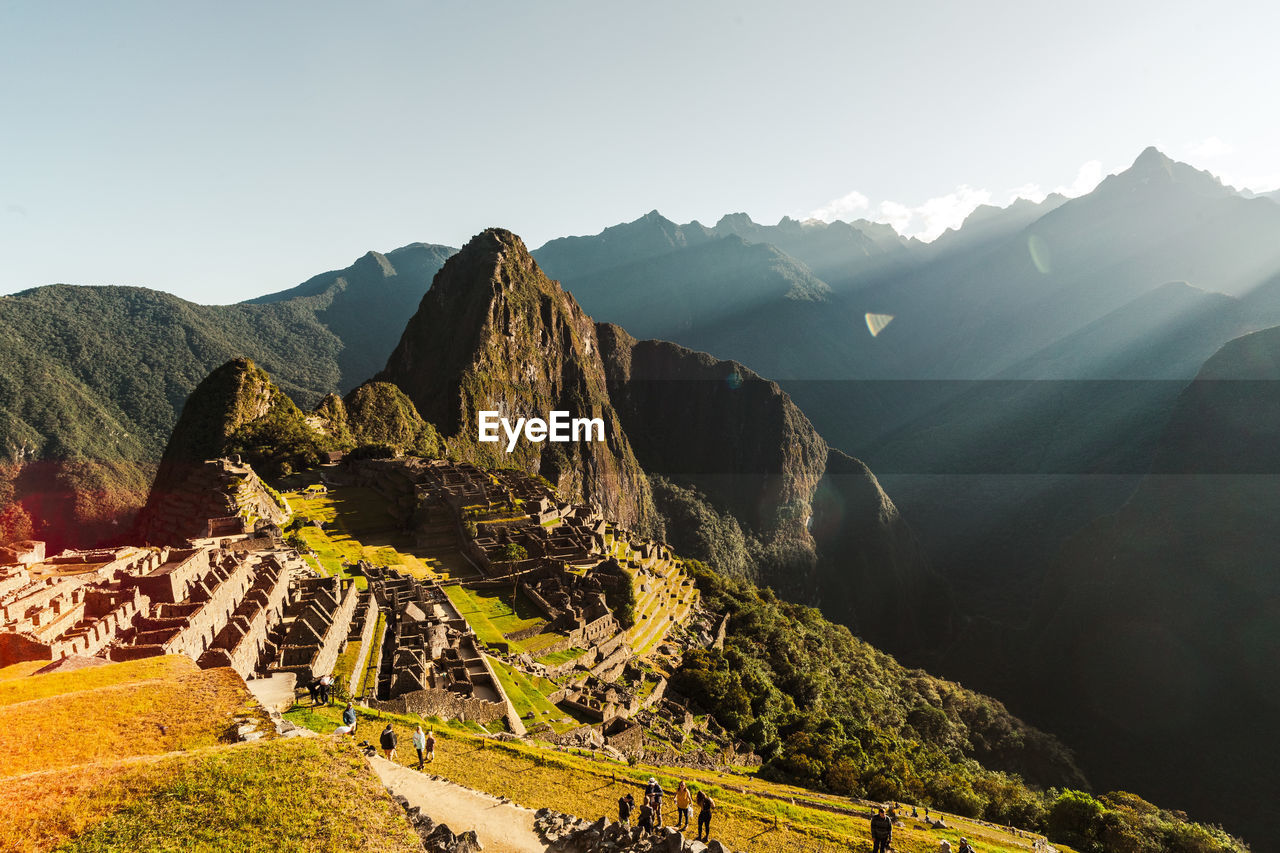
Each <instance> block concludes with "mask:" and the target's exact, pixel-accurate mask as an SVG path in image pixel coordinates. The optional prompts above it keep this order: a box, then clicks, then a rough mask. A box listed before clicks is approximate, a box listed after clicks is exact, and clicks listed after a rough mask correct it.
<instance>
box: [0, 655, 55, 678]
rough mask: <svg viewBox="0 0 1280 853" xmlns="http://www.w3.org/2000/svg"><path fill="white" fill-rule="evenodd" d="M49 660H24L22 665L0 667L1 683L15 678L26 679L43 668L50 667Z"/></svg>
mask: <svg viewBox="0 0 1280 853" xmlns="http://www.w3.org/2000/svg"><path fill="white" fill-rule="evenodd" d="M48 665H49V661H47V660H24V661H23V662H22V663H15V664H13V665H12V666H5V667H0V681H9V680H10V679H13V678H25V677H27V676H28V675H30V674H31V673H33V672H35V671H36V670H37V669H40V668H41V667H43V666H48Z"/></svg>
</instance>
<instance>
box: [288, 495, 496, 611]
mask: <svg viewBox="0 0 1280 853" xmlns="http://www.w3.org/2000/svg"><path fill="white" fill-rule="evenodd" d="M286 497H287V498H288V501H289V504H290V506H292V507H293V510H294V517H295V518H305V519H309V520H313V521H319V522H322V523H323V525H324V527H323V529H321V528H318V527H315V526H314V525H311V524H304V525H302V527H301V528H299V529H298V535H299V536H301V537H302V540H303V541H304V542H305V543H306V545H307V547H308V548H310V549H311V550H312V551H314V552H315V553H316V557H317V558H318V560H319V562H320V567H321V568H322V569H323V570H324V571H326V572H327V573H329V574H331V575H334V574H343V575H345V576H348V577H355V578H356V583H357V584H359V585H360V587H361V588H364V586H365V580H364V578H363V577H362V576H360V575H351V574H350V573H349V572H344V570H343V568H342V564H343V562H347V563H351V564H354V563H356V562H357V561H358V560H368V561H369V562H370V563H373V564H374V565H375V566H388V567H390V568H393V569H399V570H400V571H403V572H406V573H408V574H410V575H413V576H414V577H418V578H438V579H441V580H448V579H450V578H454V577H473V576H474V575H475V570H474V569H473V568H471V567H470V566H469V565H468V564H467V563H466V561H465V560H463V559H462V557H461V556H460V555H459V556H458V557H457V559H456V560H437V559H431V558H428V557H424V556H421V555H419V554H417V553H416V549H415V546H414V542H413V538H412V537H411V536H409V535H408V534H406V533H404V532H403V531H402V530H401V529H400V527H399V524H398V523H397V522H396V521H395V519H394V518H392V517H391V515H390V514H389V513H388V512H387V502H386V499H385V498H383V497H382V495H380V494H378V493H377V492H376V491H374V490H373V489H368V488H363V487H360V486H341V487H335V488H331V489H329V491H328V492H327V493H324V494H318V495H312V496H310V497H304V496H303V494H302V493H301V492H289V493H288V494H287V495H286Z"/></svg>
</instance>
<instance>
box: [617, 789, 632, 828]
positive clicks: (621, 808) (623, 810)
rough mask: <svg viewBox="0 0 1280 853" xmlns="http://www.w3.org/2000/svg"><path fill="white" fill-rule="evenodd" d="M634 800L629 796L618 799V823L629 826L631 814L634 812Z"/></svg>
mask: <svg viewBox="0 0 1280 853" xmlns="http://www.w3.org/2000/svg"><path fill="white" fill-rule="evenodd" d="M635 807H636V798H635V797H633V796H631V794H629V793H628V794H626V795H624V796H621V797H618V823H620V824H622V825H623V826H631V812H632V811H634V810H635Z"/></svg>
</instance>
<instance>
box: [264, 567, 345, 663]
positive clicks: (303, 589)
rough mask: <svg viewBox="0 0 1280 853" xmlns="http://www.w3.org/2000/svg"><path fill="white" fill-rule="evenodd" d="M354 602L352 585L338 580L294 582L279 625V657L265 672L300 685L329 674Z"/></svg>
mask: <svg viewBox="0 0 1280 853" xmlns="http://www.w3.org/2000/svg"><path fill="white" fill-rule="evenodd" d="M358 602H359V590H358V589H356V585H355V582H354V581H351V580H344V579H342V578H338V577H326V578H304V579H301V580H298V581H296V582H295V584H294V587H293V589H292V590H291V595H290V604H289V608H288V610H286V612H285V616H284V620H283V621H282V626H281V627H282V630H283V640H282V641H281V643H280V648H279V653H278V655H277V656H276V658H275V660H273V661H272V662H271V663H270V664H269V666H268V669H270V670H271V671H273V672H292V673H294V674H295V675H296V676H297V677H298V683H299V684H303V685H306V684H309V683H311V682H312V681H314V680H315V679H317V678H319V677H320V676H322V675H328V674H330V673H332V672H333V666H334V664H335V663H337V661H338V655H340V654H342V650H343V649H344V648H345V647H346V644H347V635H348V633H349V630H350V625H351V620H352V617H353V616H354V615H355V612H356V604H357V603H358Z"/></svg>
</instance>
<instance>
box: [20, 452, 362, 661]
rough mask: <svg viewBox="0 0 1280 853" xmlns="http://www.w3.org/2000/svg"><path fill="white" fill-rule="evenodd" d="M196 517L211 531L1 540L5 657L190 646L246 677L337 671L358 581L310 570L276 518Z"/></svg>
mask: <svg viewBox="0 0 1280 853" xmlns="http://www.w3.org/2000/svg"><path fill="white" fill-rule="evenodd" d="M221 462H226V460H221ZM219 470H223V471H229V472H237V471H239V469H238V468H237V467H236V466H235V465H234V464H233V463H227V464H226V466H219ZM250 473H251V472H250ZM196 526H198V527H199V533H200V534H202V535H201V536H200V538H197V539H189V540H188V541H187V543H186V545H185V546H183V547H168V546H166V547H135V546H126V547H120V548H113V549H98V550H86V551H74V550H69V551H65V552H63V553H62V554H58V555H56V556H53V557H46V555H45V554H44V545H43V543H39V542H19V543H14V544H12V545H10V546H8V547H6V548H4V549H0V562H2V564H0V666H7V665H9V664H12V663H16V662H18V661H23V660H48V661H59V660H62V659H65V658H68V657H73V656H74V657H97V658H101V659H104V660H109V661H124V660H137V659H140V658H146V657H153V656H157V655H171V654H180V655H186V656H187V657H190V658H192V659H193V660H195V661H196V662H197V663H198V664H199V665H200V666H201V667H205V668H212V667H231V668H232V669H234V670H235V671H236V672H238V673H239V674H240V675H241V676H242V677H244V678H246V679H248V678H253V677H257V676H269V675H271V674H273V673H275V672H281V671H283V672H292V673H295V674H296V675H297V677H298V680H300V681H302V682H303V683H307V682H309V681H310V680H312V679H313V678H316V677H318V676H319V675H321V674H324V673H327V672H330V671H332V668H333V665H334V662H335V661H336V659H337V656H338V655H339V654H340V653H341V651H342V649H343V647H344V642H345V640H346V635H347V630H348V625H349V623H350V622H351V615H352V611H353V610H354V606H355V604H356V596H355V594H354V593H355V590H354V586H353V584H352V583H351V582H350V581H346V582H343V581H340V580H338V579H336V578H327V579H318V578H314V577H309V576H310V575H312V574H313V572H312V571H311V570H310V569H309V568H307V567H306V565H305V563H304V562H303V561H302V559H301V557H300V556H299V555H298V554H297V552H296V551H294V550H292V549H290V548H285V547H283V546H282V544H281V531H280V529H279V526H278V525H277V524H274V523H271V522H260V523H259V524H258V525H257V526H256V527H252V526H251V525H249V524H247V523H246V519H245V518H244V517H243V516H226V515H218V516H214V517H211V518H208V519H206V520H205V521H204V522H202V523H201V524H200V525H192V529H195V527H196Z"/></svg>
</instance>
